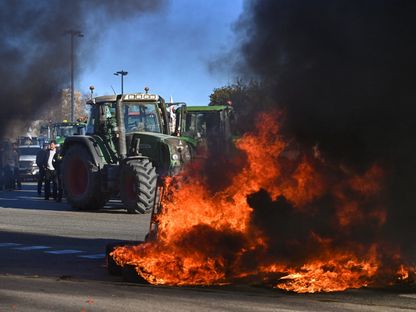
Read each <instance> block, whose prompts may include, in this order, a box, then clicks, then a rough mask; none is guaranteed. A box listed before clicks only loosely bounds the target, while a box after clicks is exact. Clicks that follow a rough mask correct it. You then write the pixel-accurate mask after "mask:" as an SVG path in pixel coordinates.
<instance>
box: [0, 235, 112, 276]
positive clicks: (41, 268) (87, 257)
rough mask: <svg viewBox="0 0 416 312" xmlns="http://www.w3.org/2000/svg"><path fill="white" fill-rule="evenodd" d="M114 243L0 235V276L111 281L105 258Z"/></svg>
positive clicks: (98, 240) (66, 238) (52, 237)
mask: <svg viewBox="0 0 416 312" xmlns="http://www.w3.org/2000/svg"><path fill="white" fill-rule="evenodd" d="M113 242H120V240H114V239H85V238H73V237H60V236H51V235H42V234H34V233H18V232H8V231H0V275H9V274H10V275H22V276H49V277H56V278H65V279H70V278H73V279H89V280H102V281H113V280H114V277H113V276H111V275H109V274H108V273H107V268H106V263H105V257H104V255H105V248H106V245H107V244H108V243H113Z"/></svg>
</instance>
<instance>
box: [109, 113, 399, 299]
mask: <svg viewBox="0 0 416 312" xmlns="http://www.w3.org/2000/svg"><path fill="white" fill-rule="evenodd" d="M277 115H278V114H268V115H266V114H262V115H260V117H259V121H258V124H257V131H256V132H253V133H248V134H245V135H244V136H243V137H242V138H241V139H239V140H238V141H237V143H236V147H237V148H238V149H239V150H240V151H242V152H244V153H245V155H246V160H247V161H246V163H245V165H244V166H242V168H241V170H240V171H239V173H238V174H236V175H235V176H234V177H233V178H232V181H231V183H230V184H229V186H228V187H226V188H224V189H223V190H222V191H221V192H215V193H212V192H210V191H209V188H208V187H207V180H206V178H205V177H204V175H203V172H201V171H192V172H187V174H184V175H183V176H182V177H177V178H174V179H169V180H167V181H166V194H167V195H166V196H164V198H163V199H162V206H163V209H162V211H161V212H160V214H158V215H157V216H156V220H157V224H158V233H157V240H155V241H152V242H146V243H143V244H141V245H138V246H134V247H128V246H125V247H119V248H117V249H116V250H115V251H114V252H113V253H112V256H113V257H114V259H115V261H116V262H117V263H118V264H120V265H126V264H128V265H133V266H135V267H136V271H137V272H138V274H139V275H140V276H142V277H143V278H145V279H146V280H147V281H149V282H150V283H152V284H166V285H213V284H216V285H222V284H228V283H234V282H238V281H243V280H250V281H251V282H265V281H268V283H271V284H272V285H273V286H275V287H278V288H280V289H284V290H290V291H295V292H317V291H339V290H344V289H347V288H359V287H363V286H367V285H371V283H372V282H373V281H374V277H375V276H377V274H378V272H379V270H380V268H381V260H380V253H379V252H378V250H379V249H378V246H377V244H376V243H374V242H372V243H371V245H368V244H361V243H358V242H354V240H351V241H349V240H348V239H350V237H353V234H354V231H355V228H356V227H357V225H358V226H368V227H370V228H374V229H380V227H381V226H382V225H383V224H384V223H385V221H386V218H387V215H386V210H385V208H384V206H383V200H382V197H381V196H380V193H382V191H383V179H384V172H383V170H382V169H381V168H380V166H378V165H377V164H374V165H373V166H371V167H370V168H369V169H368V170H367V171H365V172H364V173H362V174H357V173H355V172H354V171H352V170H351V169H348V168H346V167H343V166H339V165H338V166H336V165H334V164H329V163H326V162H325V161H324V160H323V159H322V157H321V155H320V153H319V151H318V150H317V148H316V147H315V149H314V150H313V151H310V153H308V152H302V151H300V150H296V149H295V150H291V149H290V147H289V145H290V144H288V143H287V142H286V141H285V140H284V139H283V137H282V135H281V133H280V128H279V124H278V123H277V122H276V120H278V117H277ZM193 168H194V169H195V168H197V166H195V165H194V167H193ZM259 190H265V192H266V194H268V196H270V199H269V202H270V203H277V202H279V203H286V204H285V205H286V206H285V207H291V212H287V213H289V214H292V216H294V217H293V219H291V220H292V221H293V220H295V222H296V220H298V219H302V218H303V216H307V217H308V218H310V219H306V220H314V222H316V221H317V220H315V218H318V219H319V218H321V216H322V215H321V214H322V210H323V207H324V206H325V207H329V209H327V210H329V211H333V213H332V216H333V218H329V219H330V221H331V222H332V223H331V224H330V225H329V227H330V229H332V230H333V231H337V232H340V233H343V235H344V236H342V237H343V238H344V240H346V241H347V243H346V242H344V241H343V240H341V239H340V238H339V237H338V236H339V233H331V232H329V231H326V232H325V231H323V233H315V230H314V229H313V228H311V229H308V230H307V231H306V230H305V235H307V236H308V238H303V237H301V238H300V239H299V237H297V236H294V237H289V239H287V241H283V242H282V241H281V240H282V238H281V237H274V236H273V235H271V234H270V233H268V232H267V231H266V229H264V228H262V227H261V226H259V224H258V223H256V221H255V220H256V218H257V217H256V216H257V215H256V213H257V212H256V211H255V209H254V208H253V206H252V205H250V203H249V198H250V196H252V195H253V194H256V193H257V192H259ZM282 199H284V200H282ZM276 205H277V204H276ZM260 206H261V205H260ZM276 207H277V208H276ZM276 207H275V206H273V208H274V209H277V210H279V209H281V210H282V211H283V210H284V209H283V208H281V207H280V206H278V205H277V206H276ZM272 212H273V213H275V212H276V211H274V210H272ZM278 212H279V211H278ZM271 217H272V216H269V218H271ZM267 218H268V216H267V214H266V219H267ZM266 221H272V220H266ZM276 221H278V220H276ZM318 221H319V220H318ZM279 222H280V223H279V224H280V225H281V226H283V227H284V226H286V225H285V224H284V222H285V220H279ZM326 222H329V221H328V220H322V223H325V224H326ZM317 223H319V222H317ZM306 224H307V223H306ZM276 227H278V225H276ZM297 227H301V225H300V224H299V225H298V224H289V225H288V228H289V231H296V230H299V229H298V228H297ZM332 234H336V235H332ZM345 238H347V239H345ZM302 239H304V240H303V241H302ZM276 242H277V243H276ZM308 243H310V244H313V246H314V247H315V248H314V249H313V250H310V254H308V255H307V256H306V257H305V256H304V255H303V254H304V253H305V250H306V251H309V248H311V247H309V245H308ZM338 245H340V246H341V249H340V248H339V246H338ZM275 246H278V247H279V248H275ZM282 246H283V248H282ZM342 247H343V248H344V249H343V248H342ZM274 248H275V249H276V250H277V251H278V252H274V251H275V249H274ZM282 250H284V251H285V253H287V254H289V256H285V255H283V254H282ZM292 253H293V255H292ZM292 258H294V259H292ZM405 270H406V269H405V268H404V267H403V268H402V269H401V271H400V272H398V273H397V275H398V276H400V277H401V278H402V279H403V278H405V276H406V274H405V273H404V272H405Z"/></svg>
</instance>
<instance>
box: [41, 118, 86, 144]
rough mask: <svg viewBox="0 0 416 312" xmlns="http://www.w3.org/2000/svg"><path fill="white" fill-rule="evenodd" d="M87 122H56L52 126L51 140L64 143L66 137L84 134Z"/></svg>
mask: <svg viewBox="0 0 416 312" xmlns="http://www.w3.org/2000/svg"><path fill="white" fill-rule="evenodd" d="M85 127H86V124H85V123H82V122H69V121H65V120H64V121H63V122H55V123H53V124H52V125H51V126H50V135H49V139H50V140H55V141H56V143H57V144H59V145H62V144H63V143H64V141H65V138H66V137H68V136H72V135H84V134H85Z"/></svg>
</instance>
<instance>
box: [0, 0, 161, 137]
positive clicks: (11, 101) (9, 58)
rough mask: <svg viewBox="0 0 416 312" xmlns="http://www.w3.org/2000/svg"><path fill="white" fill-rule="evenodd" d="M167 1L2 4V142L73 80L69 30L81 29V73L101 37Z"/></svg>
mask: <svg viewBox="0 0 416 312" xmlns="http://www.w3.org/2000/svg"><path fill="white" fill-rule="evenodd" d="M162 2H163V0H157V1H152V0H140V1H139V0H125V1H99V0H89V1H87V0H73V1H64V0H49V1H48V0H40V1H30V0H4V1H1V2H0V36H1V39H0V59H1V64H0V76H1V78H2V83H1V85H0V93H1V94H2V97H1V100H0V101H1V110H2V113H1V117H0V125H1V126H0V137H1V136H3V135H4V134H5V132H6V130H9V128H10V127H12V126H13V124H15V123H16V121H17V120H19V121H20V122H23V123H24V121H31V120H33V119H36V118H40V117H41V116H37V112H39V110H40V108H41V107H42V106H43V105H45V104H47V103H48V102H50V101H52V100H53V99H54V98H55V97H56V96H57V94H59V92H60V90H61V89H62V88H64V87H68V85H69V81H70V41H69V37H68V35H65V31H67V30H70V29H74V30H81V31H82V32H83V33H84V34H85V36H86V38H84V39H80V38H77V39H75V41H76V45H77V46H78V48H77V51H84V52H85V53H84V55H83V57H82V58H81V57H78V58H77V59H78V62H77V63H76V66H77V68H76V70H75V73H76V74H79V69H80V68H81V67H82V64H81V63H80V62H81V59H82V60H83V62H87V61H88V60H89V59H90V58H92V57H93V56H94V51H97V49H95V48H94V45H96V44H97V43H98V38H99V34H100V33H102V32H103V31H105V29H106V28H107V27H108V26H109V25H112V24H114V23H116V22H117V21H120V20H122V19H128V18H133V17H136V16H139V15H140V14H143V13H146V12H151V11H154V10H156V9H158V8H160V6H161V5H162Z"/></svg>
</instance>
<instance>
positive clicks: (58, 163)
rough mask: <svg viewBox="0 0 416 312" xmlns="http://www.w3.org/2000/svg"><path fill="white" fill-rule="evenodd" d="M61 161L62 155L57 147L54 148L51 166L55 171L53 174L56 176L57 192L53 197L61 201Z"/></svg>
mask: <svg viewBox="0 0 416 312" xmlns="http://www.w3.org/2000/svg"><path fill="white" fill-rule="evenodd" d="M61 163H62V155H61V153H60V151H59V149H56V153H55V155H54V156H53V166H54V168H55V173H56V174H55V176H56V183H57V189H58V193H57V196H56V198H55V200H56V201H57V202H61V201H62V195H63V186H62V174H61Z"/></svg>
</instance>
